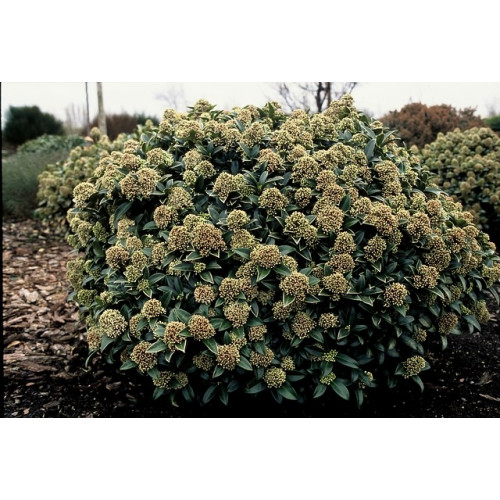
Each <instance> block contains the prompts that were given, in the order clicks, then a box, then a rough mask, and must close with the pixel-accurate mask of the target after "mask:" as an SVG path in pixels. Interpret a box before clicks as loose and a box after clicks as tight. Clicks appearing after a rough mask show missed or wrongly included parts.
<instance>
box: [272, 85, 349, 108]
mask: <svg viewBox="0 0 500 500" xmlns="http://www.w3.org/2000/svg"><path fill="white" fill-rule="evenodd" d="M357 85H358V83H357V82H343V83H336V82H297V83H285V82H280V83H278V84H276V85H275V86H274V89H275V91H276V92H277V93H278V95H279V96H280V100H281V103H282V104H283V105H284V106H285V107H286V108H288V110H289V111H292V110H294V109H297V108H302V109H310V110H312V111H314V112H317V113H321V112H322V111H324V110H325V109H326V108H327V107H328V106H329V105H330V104H331V102H332V101H334V100H336V99H339V98H340V97H342V96H343V95H344V94H350V93H351V92H352V91H353V90H354V88H355V87H356V86H357Z"/></svg>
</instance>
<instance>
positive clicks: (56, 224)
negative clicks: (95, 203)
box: [35, 122, 153, 231]
mask: <svg viewBox="0 0 500 500" xmlns="http://www.w3.org/2000/svg"><path fill="white" fill-rule="evenodd" d="M152 125H153V123H152V122H148V123H147V124H146V125H145V126H144V127H140V128H138V129H137V130H136V131H135V132H134V133H133V134H120V135H119V136H118V137H117V138H116V139H115V140H114V141H110V140H109V138H108V137H107V136H106V135H101V133H100V131H99V129H98V128H97V127H94V128H92V130H91V131H90V137H89V138H88V139H89V140H88V142H87V143H86V144H84V145H79V146H77V147H75V148H74V149H72V150H71V152H70V153H69V155H68V157H67V158H66V159H65V160H64V161H60V162H57V163H53V164H49V165H47V166H46V167H45V169H44V170H43V172H42V173H41V174H40V175H39V176H38V192H37V199H38V209H37V210H36V211H35V214H36V216H37V217H38V218H40V219H41V220H42V221H43V222H45V223H46V224H49V225H50V226H52V227H53V228H54V229H56V230H62V231H67V224H66V214H67V211H68V209H69V208H71V206H72V205H73V190H74V188H75V187H76V186H77V185H78V184H80V183H81V182H84V181H85V180H87V179H88V178H89V177H91V176H92V175H93V172H94V170H95V169H96V168H97V167H98V165H99V163H100V162H101V161H105V158H106V157H107V156H110V155H113V154H114V152H120V153H122V152H124V150H127V152H131V153H135V152H136V150H137V148H138V147H139V146H140V145H139V142H138V140H137V139H139V137H140V134H141V130H144V131H147V130H148V129H149V127H151V126H152Z"/></svg>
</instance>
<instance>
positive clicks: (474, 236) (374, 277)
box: [68, 96, 500, 404]
mask: <svg viewBox="0 0 500 500" xmlns="http://www.w3.org/2000/svg"><path fill="white" fill-rule="evenodd" d="M142 139H143V141H142V143H141V147H140V148H130V149H129V148H124V151H123V153H119V152H115V153H112V154H111V155H108V156H106V157H105V158H103V160H102V162H101V163H100V165H99V167H98V168H97V169H96V170H95V171H94V176H93V177H92V178H90V179H88V180H87V181H86V182H84V183H81V184H79V185H78V186H77V187H76V188H75V190H74V199H75V204H76V207H75V208H74V209H72V210H71V211H70V213H69V214H68V219H69V222H70V225H71V229H72V231H73V234H71V235H70V237H69V238H68V241H69V242H70V243H71V244H72V245H74V247H75V248H76V249H78V250H79V251H80V252H82V253H81V256H80V257H79V258H77V259H76V260H73V261H71V262H69V263H68V278H69V280H70V282H71V284H72V286H73V288H74V291H73V292H72V294H71V297H72V298H73V299H74V300H76V301H77V302H78V304H79V305H80V307H81V312H82V315H83V318H84V319H85V321H86V323H87V325H88V330H87V340H88V343H89V348H90V351H91V355H92V354H94V353H96V352H98V351H100V352H103V353H105V355H106V356H107V359H108V361H109V362H119V363H120V364H121V369H122V370H127V369H133V370H138V371H139V372H140V373H143V374H147V375H148V376H149V377H150V378H151V379H152V381H153V383H154V385H155V386H156V389H155V396H160V395H161V394H165V393H166V394H168V395H169V396H170V398H171V399H174V398H175V396H176V395H177V394H179V393H181V394H182V396H183V397H184V398H185V399H186V400H197V401H201V402H203V403H206V402H208V401H210V400H211V399H212V398H213V397H218V398H219V399H220V400H221V401H222V402H224V403H227V401H228V395H229V393H232V392H235V391H240V392H242V391H244V392H247V393H250V394H257V393H260V392H262V391H270V393H271V394H272V395H273V397H274V398H275V399H276V400H277V401H278V402H281V401H282V398H287V399H298V400H300V401H304V400H306V399H307V398H311V397H320V396H321V395H322V394H323V393H324V392H325V391H326V390H333V391H334V392H335V393H336V394H337V395H338V396H339V397H342V398H345V399H348V398H349V397H355V398H356V399H357V402H358V404H361V402H362V400H363V397H364V393H365V391H367V390H368V389H369V388H371V387H374V386H375V385H376V384H388V386H389V387H393V386H394V385H395V384H396V383H397V382H398V380H400V379H406V378H408V379H412V380H413V381H414V382H416V383H417V384H419V385H420V386H422V382H421V380H420V377H419V373H420V372H421V371H422V370H425V369H427V368H428V367H429V365H428V362H427V361H426V359H425V357H424V356H425V350H426V346H427V345H433V343H436V342H440V343H441V344H442V346H443V348H444V347H446V344H447V337H448V335H449V334H450V333H459V332H460V331H461V330H462V329H464V328H465V329H468V330H469V331H471V332H472V331H475V330H479V329H480V323H483V322H486V321H487V320H488V317H489V315H488V311H487V309H486V305H485V302H484V299H485V298H486V296H487V293H488V290H489V291H490V292H491V293H493V294H496V292H495V290H494V288H493V284H494V283H495V282H497V281H498V280H499V278H500V263H499V258H498V256H496V254H495V252H494V247H493V245H492V244H490V243H489V241H488V237H487V235H485V234H484V233H481V232H480V231H478V230H477V229H476V227H475V226H474V225H473V223H472V216H471V215H470V214H469V213H467V212H463V211H462V209H461V207H460V205H459V204H457V203H455V202H453V201H452V200H451V198H450V197H448V196H446V195H444V194H443V193H442V192H441V191H440V190H439V189H437V188H436V187H435V186H433V185H432V184H431V183H430V181H429V174H428V173H426V172H425V171H422V169H421V167H420V164H419V160H418V158H417V157H415V156H412V155H411V154H410V153H409V152H408V150H406V149H404V148H400V147H398V146H397V145H396V143H395V141H394V140H393V137H392V133H391V132H388V131H387V129H385V128H384V127H383V125H382V124H381V123H380V122H376V121H375V122H373V121H371V120H370V119H369V118H367V117H366V116H364V115H360V114H358V112H357V111H356V109H355V107H354V105H353V101H352V98H351V97H350V96H345V97H344V98H342V100H341V101H335V102H333V103H332V104H331V106H330V107H329V108H328V109H327V110H325V111H324V112H323V113H322V114H318V115H309V114H307V113H306V112H304V111H301V110H296V111H294V112H293V113H292V114H291V115H289V116H285V115H284V113H283V112H282V111H281V110H280V108H279V106H277V105H276V104H273V103H270V104H268V105H266V106H265V107H263V108H260V109H259V108H256V107H254V106H247V107H246V108H243V109H239V108H237V109H234V110H233V111H231V112H223V111H217V110H214V109H213V106H212V105H210V104H209V103H207V102H206V101H199V102H198V103H196V104H195V106H194V107H193V109H192V112H191V113H190V114H189V115H187V116H186V115H182V114H179V113H176V112H175V111H173V110H167V111H166V112H165V114H164V119H163V120H162V121H161V123H160V125H159V127H158V128H157V129H154V130H152V131H151V132H149V133H147V134H144V135H143V136H142Z"/></svg>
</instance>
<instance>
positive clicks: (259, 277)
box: [256, 266, 271, 282]
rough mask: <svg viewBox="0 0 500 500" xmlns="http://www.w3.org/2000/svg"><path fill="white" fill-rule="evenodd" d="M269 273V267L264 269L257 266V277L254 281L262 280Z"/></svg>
mask: <svg viewBox="0 0 500 500" xmlns="http://www.w3.org/2000/svg"><path fill="white" fill-rule="evenodd" d="M270 273H271V269H266V268H265V267H260V266H257V279H256V281H257V282H259V281H262V280H263V279H264V278H267V277H268V276H269V274H270Z"/></svg>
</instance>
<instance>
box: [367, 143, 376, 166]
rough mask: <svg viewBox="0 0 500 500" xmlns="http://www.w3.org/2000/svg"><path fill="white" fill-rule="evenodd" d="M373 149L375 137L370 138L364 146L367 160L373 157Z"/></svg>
mask: <svg viewBox="0 0 500 500" xmlns="http://www.w3.org/2000/svg"><path fill="white" fill-rule="evenodd" d="M374 151H375V139H371V140H370V141H369V142H368V144H367V145H366V147H365V154H366V158H367V159H368V161H370V160H371V159H372V158H373V153H374Z"/></svg>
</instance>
